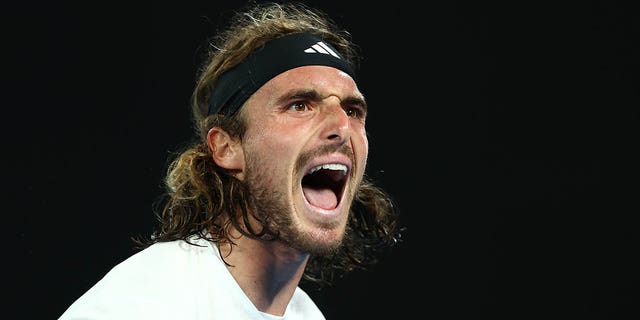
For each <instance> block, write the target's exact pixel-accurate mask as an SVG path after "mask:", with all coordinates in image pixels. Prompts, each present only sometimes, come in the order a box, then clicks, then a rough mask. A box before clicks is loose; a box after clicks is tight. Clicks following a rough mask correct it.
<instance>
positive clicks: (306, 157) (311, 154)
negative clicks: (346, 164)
mask: <svg viewBox="0 0 640 320" xmlns="http://www.w3.org/2000/svg"><path fill="white" fill-rule="evenodd" d="M332 153H340V154H343V155H345V156H347V157H349V160H350V161H351V163H355V155H354V154H353V150H352V149H351V147H350V146H348V145H346V144H343V143H339V144H338V143H336V144H326V145H323V146H321V147H319V148H316V149H313V150H310V151H307V152H305V153H303V154H301V155H300V158H298V161H297V163H296V169H297V170H302V169H303V167H304V166H305V164H306V163H307V162H309V161H310V160H311V159H313V158H316V157H320V156H324V155H328V154H332Z"/></svg>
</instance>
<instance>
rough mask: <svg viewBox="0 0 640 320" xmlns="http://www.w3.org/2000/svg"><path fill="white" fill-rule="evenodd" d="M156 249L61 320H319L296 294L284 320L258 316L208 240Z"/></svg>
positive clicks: (121, 268) (117, 270)
mask: <svg viewBox="0 0 640 320" xmlns="http://www.w3.org/2000/svg"><path fill="white" fill-rule="evenodd" d="M193 242H194V243H196V244H199V245H201V246H193V245H190V244H188V243H186V242H184V241H173V242H164V243H156V244H154V245H152V246H150V247H148V248H146V249H144V250H142V251H140V252H138V253H136V254H134V255H132V256H131V257H129V258H128V259H126V260H125V261H123V262H121V263H120V264H118V265H116V266H115V267H114V268H113V269H111V270H110V271H109V272H108V273H107V274H106V275H105V276H104V277H103V278H102V279H101V280H100V281H98V282H97V283H96V284H95V285H94V286H93V287H91V288H90V289H89V290H88V291H87V292H85V293H84V294H83V295H82V296H81V297H80V298H78V299H77V300H76V301H75V302H74V303H73V304H72V305H71V306H69V308H68V309H67V310H66V311H65V312H64V313H63V314H62V316H61V317H60V318H59V320H144V319H152V320H176V319H180V320H186V319H188V320H212V319H267V320H280V319H282V320H284V319H286V320H297V319H304V320H312V319H313V320H315V319H318V320H323V319H325V318H324V316H323V314H322V312H321V311H320V309H319V308H318V307H317V306H316V304H315V303H314V302H313V301H312V300H311V298H310V297H309V296H308V295H307V294H306V293H305V292H304V291H303V290H302V289H301V288H299V287H298V288H297V289H296V291H295V293H294V295H293V298H292V299H291V301H290V302H289V305H288V306H287V310H286V312H285V314H284V316H282V317H278V316H273V315H269V314H266V313H263V312H260V311H259V310H258V309H256V308H255V306H254V305H253V304H252V303H251V301H250V300H249V298H247V296H246V295H245V294H244V292H243V291H242V289H241V288H240V286H239V285H238V284H237V283H236V282H235V280H234V279H233V277H232V276H231V273H229V271H228V270H227V268H226V266H225V265H224V263H223V261H222V259H221V258H220V255H219V253H218V250H217V248H216V247H215V245H213V244H212V243H211V242H209V241H206V240H202V239H199V240H195V241H193Z"/></svg>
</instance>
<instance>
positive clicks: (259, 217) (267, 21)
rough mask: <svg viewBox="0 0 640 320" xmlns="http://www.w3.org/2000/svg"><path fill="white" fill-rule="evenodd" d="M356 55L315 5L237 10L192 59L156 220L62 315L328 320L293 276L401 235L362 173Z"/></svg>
mask: <svg viewBox="0 0 640 320" xmlns="http://www.w3.org/2000/svg"><path fill="white" fill-rule="evenodd" d="M357 57H358V55H357V52H356V50H355V47H354V45H353V44H352V43H351V41H350V38H349V37H348V33H346V32H345V31H341V30H340V29H338V28H337V27H336V26H335V24H334V23H333V22H332V21H331V20H330V19H329V18H328V17H326V16H325V15H324V14H323V13H321V12H320V11H315V10H313V9H311V8H309V7H306V6H303V5H300V4H297V5H296V4H274V3H263V4H254V6H253V7H249V8H247V10H246V11H243V12H239V13H238V14H237V15H236V16H235V17H234V18H233V20H232V23H231V24H230V27H229V28H228V29H225V30H224V31H222V32H221V33H219V34H218V35H217V38H215V39H213V43H212V45H211V55H210V57H209V58H208V59H207V60H206V61H205V64H203V68H202V69H201V70H200V74H199V78H198V79H199V81H198V83H197V85H196V88H195V90H194V94H193V99H192V100H193V116H194V123H195V127H196V129H197V132H198V133H199V138H200V140H199V141H198V142H196V143H194V144H193V145H192V146H191V147H189V148H188V149H186V150H184V151H183V152H182V153H181V154H180V155H179V156H178V157H177V158H175V159H174V161H173V162H172V163H171V165H170V167H169V170H168V174H167V177H166V180H165V181H166V185H167V190H168V197H167V198H166V201H165V205H164V207H163V210H162V212H160V213H158V216H159V221H160V227H159V229H158V231H156V232H155V233H154V234H153V235H152V236H151V237H150V239H143V240H141V241H140V243H139V244H140V245H141V246H142V250H141V251H140V252H138V253H136V254H134V255H133V256H132V257H130V258H128V259H127V260H125V261H123V262H122V263H120V264H119V265H117V266H115V267H114V268H113V269H112V270H111V271H110V272H109V273H108V274H107V275H106V276H105V277H104V278H103V279H101V280H100V281H99V282H98V283H96V284H95V285H94V286H93V287H92V288H91V289H90V290H88V291H87V292H86V293H85V294H84V295H82V296H81V297H80V298H79V299H78V300H76V301H75V302H74V303H73V304H72V305H71V306H70V307H69V308H68V309H67V310H66V311H65V312H64V313H63V314H62V316H61V317H60V319H61V320H71V319H119V320H123V319H136V320H139V319H154V320H158V319H190V320H191V319H262V318H265V319H305V320H309V319H324V316H323V313H322V311H321V310H320V309H319V308H318V307H317V306H316V304H315V303H314V302H313V301H312V300H311V299H310V297H309V296H308V295H307V294H306V293H305V292H304V291H303V290H302V289H301V288H300V287H299V283H300V281H301V280H303V279H304V280H310V281H316V282H318V283H327V282H330V281H332V280H333V277H334V276H335V275H336V274H340V273H346V272H349V271H352V270H354V269H358V268H359V269H364V268H366V267H367V266H370V265H372V264H373V263H375V262H376V261H377V256H378V255H377V254H378V253H380V252H382V251H384V250H386V249H387V248H390V247H392V246H393V245H394V244H395V243H396V241H397V240H398V237H399V234H398V227H397V211H396V208H395V206H394V204H393V202H392V200H391V198H390V197H389V196H388V195H387V194H386V193H385V192H383V191H382V190H381V189H379V188H378V187H376V186H374V185H373V184H372V183H371V182H370V181H368V180H367V179H366V175H365V168H366V164H367V156H368V142H367V132H366V129H365V120H366V115H367V111H368V110H367V108H368V106H367V102H366V99H365V97H364V96H363V94H362V93H361V91H360V90H359V88H358V85H357V82H356V76H355V64H356V62H357Z"/></svg>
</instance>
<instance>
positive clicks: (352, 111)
mask: <svg viewBox="0 0 640 320" xmlns="http://www.w3.org/2000/svg"><path fill="white" fill-rule="evenodd" d="M344 112H345V113H346V114H347V115H348V116H349V117H352V118H356V119H364V117H365V116H366V113H365V111H364V110H363V109H362V108H360V107H353V106H350V107H346V108H344Z"/></svg>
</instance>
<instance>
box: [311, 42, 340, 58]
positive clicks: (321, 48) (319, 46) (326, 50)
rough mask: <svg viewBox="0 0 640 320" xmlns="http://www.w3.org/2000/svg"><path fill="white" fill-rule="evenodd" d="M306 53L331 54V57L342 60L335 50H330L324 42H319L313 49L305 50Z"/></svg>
mask: <svg viewBox="0 0 640 320" xmlns="http://www.w3.org/2000/svg"><path fill="white" fill-rule="evenodd" d="M304 52H306V53H324V54H330V55H332V56H334V57H336V58H338V59H340V56H339V55H338V54H337V53H335V52H334V51H333V50H331V48H329V46H328V45H326V44H324V42H322V41H318V42H317V43H316V44H314V45H312V46H311V47H309V48H307V49H305V50H304Z"/></svg>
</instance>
